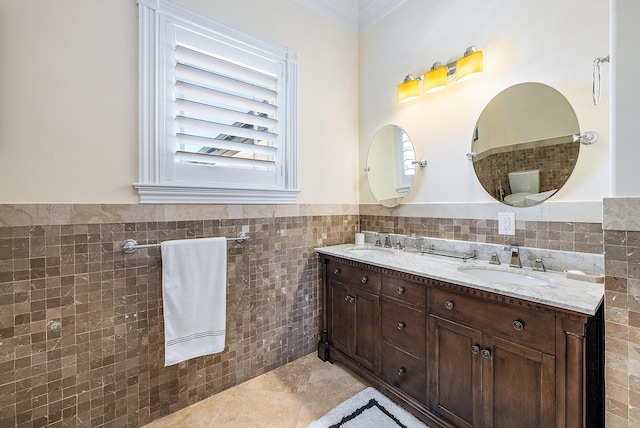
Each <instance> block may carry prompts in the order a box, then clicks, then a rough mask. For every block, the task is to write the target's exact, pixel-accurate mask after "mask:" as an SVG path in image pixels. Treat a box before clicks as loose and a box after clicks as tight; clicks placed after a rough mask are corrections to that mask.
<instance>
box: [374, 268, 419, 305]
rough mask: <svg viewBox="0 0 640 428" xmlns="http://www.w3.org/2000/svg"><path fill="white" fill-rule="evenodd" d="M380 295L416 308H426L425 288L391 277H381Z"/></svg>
mask: <svg viewBox="0 0 640 428" xmlns="http://www.w3.org/2000/svg"><path fill="white" fill-rule="evenodd" d="M382 294H383V295H385V296H388V297H390V298H392V299H397V300H400V301H402V302H404V303H407V304H409V305H412V306H416V307H418V308H424V307H425V306H426V295H427V287H425V286H424V284H419V283H416V282H411V281H405V280H404V279H400V278H396V277H393V276H386V275H385V276H383V277H382Z"/></svg>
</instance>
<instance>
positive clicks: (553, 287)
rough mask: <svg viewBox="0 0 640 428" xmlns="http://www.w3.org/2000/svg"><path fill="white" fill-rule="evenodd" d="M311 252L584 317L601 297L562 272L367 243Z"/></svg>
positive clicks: (600, 291)
mask: <svg viewBox="0 0 640 428" xmlns="http://www.w3.org/2000/svg"><path fill="white" fill-rule="evenodd" d="M363 250H365V251H363ZM315 251H316V252H318V253H321V254H326V255H331V256H336V257H341V258H344V259H348V260H353V261H357V262H362V263H368V264H372V265H376V266H380V267H385V268H389V269H394V270H397V271H401V272H406V273H411V274H416V275H421V276H425V277H428V278H432V279H436V280H441V281H446V282H450V283H453V284H457V285H463V286H466V287H472V288H476V289H479V290H484V291H489V292H495V293H499V294H503V295H506V296H510V297H515V298H519V299H524V300H528V301H531V302H537V303H541V304H544V305H548V306H553V307H557V308H561V309H566V310H569V311H574V312H579V313H582V314H587V315H594V314H595V313H596V311H597V310H598V307H599V306H600V304H601V302H602V300H603V298H604V284H602V283H593V282H587V281H579V280H574V279H569V278H567V277H566V276H565V274H564V272H555V271H547V272H538V271H533V270H532V269H531V268H527V267H523V268H521V269H518V268H512V267H509V265H508V264H502V265H499V266H496V265H490V264H489V262H488V261H484V260H474V259H472V260H467V261H463V260H460V259H455V258H451V257H443V256H437V255H430V254H424V255H421V254H417V253H409V252H404V251H397V250H392V249H381V248H379V247H373V246H372V245H370V244H365V245H364V246H355V245H353V244H342V245H333V246H329V247H320V248H316V249H315ZM460 267H467V268H468V267H481V268H485V269H496V270H501V271H506V272H517V273H521V274H524V273H526V274H527V275H528V276H531V277H537V278H544V279H546V280H547V281H548V282H550V284H543V285H540V284H538V285H514V284H507V283H503V282H497V281H489V280H485V279H481V278H478V277H476V276H472V275H469V274H466V273H464V272H462V271H460V270H458V268H460Z"/></svg>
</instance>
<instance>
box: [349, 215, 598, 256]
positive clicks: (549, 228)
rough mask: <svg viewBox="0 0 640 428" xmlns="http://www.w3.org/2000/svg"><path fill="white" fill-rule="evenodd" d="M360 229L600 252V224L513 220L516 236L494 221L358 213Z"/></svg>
mask: <svg viewBox="0 0 640 428" xmlns="http://www.w3.org/2000/svg"><path fill="white" fill-rule="evenodd" d="M360 229H361V230H363V231H364V230H370V231H374V232H386V233H399V234H404V235H410V234H412V233H415V234H416V236H426V237H432V238H442V239H456V240H459V241H469V242H484V243H489V244H500V245H509V244H512V243H518V244H519V245H523V246H525V247H534V248H543V249H549V250H563V251H574V252H580V253H592V254H602V252H603V233H602V224H601V223H577V222H576V223H573V222H548V221H516V234H515V236H506V235H500V234H498V221H497V220H484V219H482V220H478V219H451V218H429V217H396V216H374V215H361V216H360Z"/></svg>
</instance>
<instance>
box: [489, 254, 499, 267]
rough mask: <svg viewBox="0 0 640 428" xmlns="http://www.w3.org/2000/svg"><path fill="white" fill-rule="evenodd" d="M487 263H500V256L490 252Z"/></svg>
mask: <svg viewBox="0 0 640 428" xmlns="http://www.w3.org/2000/svg"><path fill="white" fill-rule="evenodd" d="M489 263H490V264H492V265H499V264H500V257H498V253H493V254H491V260H489Z"/></svg>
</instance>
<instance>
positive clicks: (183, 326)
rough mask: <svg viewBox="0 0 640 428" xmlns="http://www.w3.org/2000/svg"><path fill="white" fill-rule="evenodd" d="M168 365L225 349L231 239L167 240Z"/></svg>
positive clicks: (164, 268) (165, 306)
mask: <svg viewBox="0 0 640 428" xmlns="http://www.w3.org/2000/svg"><path fill="white" fill-rule="evenodd" d="M161 248H162V301H163V311H164V349H165V359H164V365H165V366H170V365H172V364H177V363H179V362H182V361H186V360H188V359H190V358H195V357H199V356H202V355H207V354H213V353H216V352H222V350H224V343H225V326H226V315H227V240H226V238H202V239H186V240H175V241H165V242H163V243H162V244H161Z"/></svg>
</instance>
